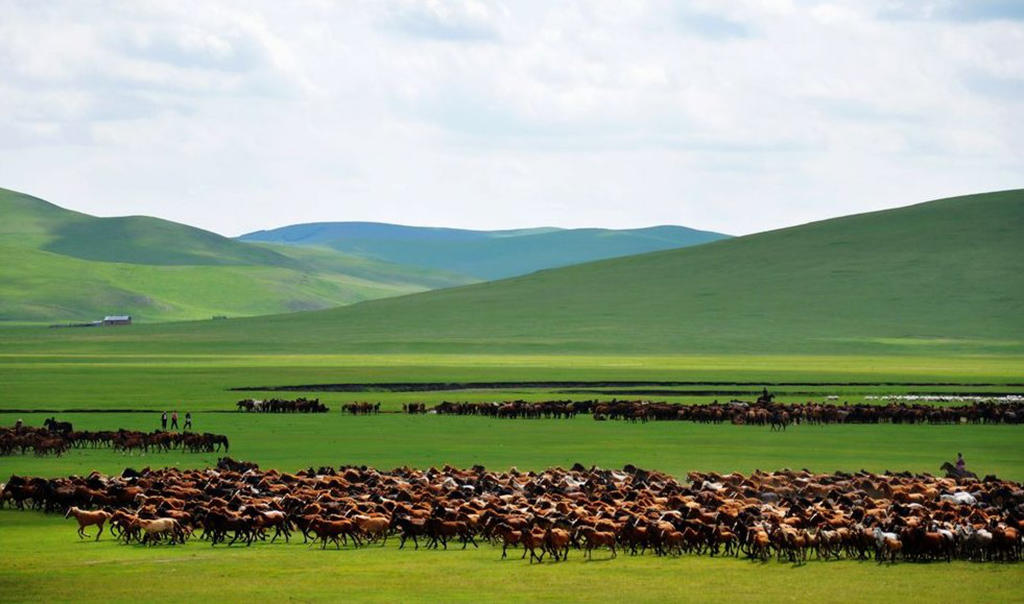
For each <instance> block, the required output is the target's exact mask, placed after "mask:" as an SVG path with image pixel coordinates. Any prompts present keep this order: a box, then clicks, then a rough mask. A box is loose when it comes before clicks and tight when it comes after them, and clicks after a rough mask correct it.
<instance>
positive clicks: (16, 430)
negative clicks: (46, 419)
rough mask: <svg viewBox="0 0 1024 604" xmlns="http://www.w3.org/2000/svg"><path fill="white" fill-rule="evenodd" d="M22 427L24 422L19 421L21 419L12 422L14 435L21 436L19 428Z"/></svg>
mask: <svg viewBox="0 0 1024 604" xmlns="http://www.w3.org/2000/svg"><path fill="white" fill-rule="evenodd" d="M24 425H25V422H23V421H21V418H20V417H19V418H18V421H16V422H14V433H15V434H21V427H22V426H24Z"/></svg>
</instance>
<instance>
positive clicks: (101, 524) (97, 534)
mask: <svg viewBox="0 0 1024 604" xmlns="http://www.w3.org/2000/svg"><path fill="white" fill-rule="evenodd" d="M99 526H100V531H99V532H98V533H96V540H97V541H99V540H100V535H102V534H103V523H102V522H101V523H100V524H99Z"/></svg>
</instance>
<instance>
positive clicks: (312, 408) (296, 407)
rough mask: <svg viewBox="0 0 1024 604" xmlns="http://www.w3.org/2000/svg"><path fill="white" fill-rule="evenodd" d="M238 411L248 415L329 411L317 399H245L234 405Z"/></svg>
mask: <svg viewBox="0 0 1024 604" xmlns="http://www.w3.org/2000/svg"><path fill="white" fill-rule="evenodd" d="M235 407H236V408H237V410H238V411H247V412H249V413H327V412H328V411H330V409H329V408H328V407H327V406H326V405H324V404H323V403H321V402H320V399H319V398H312V399H307V398H302V397H300V398H297V399H295V400H291V401H290V400H285V399H279V398H272V399H266V400H260V399H252V398H246V399H242V400H240V401H238V402H237V403H235Z"/></svg>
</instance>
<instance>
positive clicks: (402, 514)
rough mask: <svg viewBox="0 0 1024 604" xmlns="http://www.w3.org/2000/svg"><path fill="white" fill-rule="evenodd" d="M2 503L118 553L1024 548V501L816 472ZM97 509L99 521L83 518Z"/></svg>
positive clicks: (396, 484)
mask: <svg viewBox="0 0 1024 604" xmlns="http://www.w3.org/2000/svg"><path fill="white" fill-rule="evenodd" d="M0 502H2V503H4V504H10V505H12V506H14V507H17V508H21V509H24V508H26V507H27V508H35V509H40V510H44V511H47V512H58V513H62V514H64V515H65V516H66V517H71V516H74V517H75V518H76V519H77V521H78V524H79V532H78V534H79V537H81V538H85V537H86V534H85V532H84V529H85V528H86V527H88V526H94V525H95V526H98V527H99V531H98V532H97V535H96V539H99V536H100V532H102V530H103V526H104V525H105V524H109V525H110V528H111V532H112V533H113V534H114V535H115V537H117V538H118V539H120V540H122V541H124V542H125V543H130V542H138V543H143V544H158V543H165V544H181V543H185V542H186V541H187V540H188V539H189V538H191V537H193V536H195V535H197V534H198V539H203V540H208V541H209V542H210V544H211V545H213V546H216V545H219V544H226V545H228V546H230V545H233V544H236V543H244V544H246V545H251V544H252V543H253V542H256V541H261V540H269V541H270V542H274V541H275V540H276V539H278V538H283V539H284V540H285V541H288V540H289V539H290V538H291V537H292V535H293V532H298V533H301V534H302V535H303V542H304V543H309V546H310V547H312V546H314V545H316V544H319V546H320V548H321V549H326V548H327V547H328V546H329V545H334V546H335V547H336V548H337V549H340V548H341V546H342V545H343V544H344V545H346V546H348V544H349V543H351V544H352V545H353V546H354V547H360V546H365V545H368V544H380V545H381V546H383V545H385V544H386V543H387V540H388V538H389V537H394V538H396V539H398V540H399V542H400V545H399V549H402V548H404V547H405V546H406V544H407V542H409V541H411V542H412V545H413V547H414V548H415V549H419V546H420V542H421V541H423V544H424V546H425V547H427V548H443V549H447V548H448V545H449V543H453V542H454V543H461V544H462V547H463V549H464V548H466V547H467V546H469V545H473V546H474V547H477V546H478V545H479V544H480V543H482V542H489V543H492V544H493V545H494V546H495V547H501V548H502V558H505V557H506V556H507V555H508V552H509V550H512V551H514V552H518V550H520V549H521V550H522V554H521V556H520V558H521V559H522V558H526V556H529V557H530V562H531V563H532V562H534V561H543V559H544V557H545V556H548V557H549V558H550V559H551V560H565V559H567V558H568V557H569V556H570V553H571V552H572V551H573V550H581V551H582V552H583V555H584V556H587V557H593V555H594V552H595V550H597V551H600V552H607V555H608V556H610V557H615V556H617V555H618V553H619V552H625V553H628V554H634V555H644V554H646V553H648V552H650V553H651V554H653V555H657V556H679V555H682V554H703V555H709V556H739V555H743V556H746V557H748V558H750V559H753V560H760V561H767V560H770V559H772V558H775V559H777V560H780V561H785V562H789V563H798V564H799V563H803V562H805V561H806V560H807V559H808V558H809V557H810V556H814V557H816V558H818V559H822V560H826V559H836V558H853V559H862V560H867V559H875V560H878V561H879V562H889V563H892V562H896V561H934V560H943V561H950V560H953V559H965V560H973V561H978V562H988V561H1004V562H1015V561H1019V560H1020V559H1021V554H1022V547H1024V542H1022V540H1021V532H1022V531H1024V488H1022V485H1021V484H1020V483H1016V482H1011V481H1006V480H999V479H997V478H995V477H992V476H988V477H986V478H985V479H984V480H981V481H979V480H973V479H954V478H938V477H935V476H932V475H928V474H919V475H912V474H910V473H896V474H893V473H885V474H881V475H879V474H872V473H868V472H865V471H860V472H856V473H842V472H837V473H834V474H815V473H811V472H808V471H789V470H784V471H779V472H767V473H766V472H761V471H755V472H754V473H752V474H750V475H743V474H739V473H732V474H726V475H720V474H716V473H698V472H692V473H690V474H689V475H688V476H687V478H686V480H685V481H680V480H677V479H676V478H673V477H672V476H669V475H667V474H664V473H661V472H655V471H646V470H641V469H638V468H635V467H632V466H626V467H625V468H624V469H623V470H607V469H600V468H596V467H593V468H589V469H587V468H584V467H583V466H581V465H579V464H577V465H575V466H573V467H572V468H571V469H569V470H565V469H562V468H550V469H547V470H544V471H540V472H532V471H531V472H520V471H517V470H516V469H512V470H510V471H508V472H494V471H487V470H486V469H484V468H483V467H480V466H475V467H473V468H470V469H459V468H453V467H449V466H445V467H443V468H440V469H438V468H430V469H427V470H419V469H411V468H407V467H403V468H397V469H394V470H391V471H379V470H376V469H373V468H369V467H365V466H364V467H343V468H340V469H337V470H336V469H334V468H330V467H321V468H319V469H313V468H309V469H307V470H302V471H299V472H295V473H285V472H280V471H277V470H266V471H263V470H260V469H259V468H258V466H256V465H255V464H245V463H238V462H233V461H231V460H229V459H226V458H225V459H222V460H221V462H220V463H218V465H217V467H215V468H207V469H201V470H179V469H176V468H164V469H156V470H150V469H146V470H143V471H141V472H136V471H133V470H130V469H128V470H125V471H124V472H123V473H122V474H121V475H119V476H105V475H102V474H100V473H98V472H93V473H91V474H89V475H88V476H85V477H78V476H71V477H68V478H58V479H49V480H47V479H42V478H27V477H21V476H12V477H11V478H10V479H9V480H8V482H7V484H6V485H4V487H3V490H2V499H0ZM90 508H92V509H90Z"/></svg>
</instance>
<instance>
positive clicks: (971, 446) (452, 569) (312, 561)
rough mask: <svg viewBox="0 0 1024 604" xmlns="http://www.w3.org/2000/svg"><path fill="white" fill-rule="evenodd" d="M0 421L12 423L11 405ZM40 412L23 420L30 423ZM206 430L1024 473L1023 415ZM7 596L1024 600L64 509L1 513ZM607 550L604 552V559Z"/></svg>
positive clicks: (354, 421) (431, 446) (342, 420)
mask: <svg viewBox="0 0 1024 604" xmlns="http://www.w3.org/2000/svg"><path fill="white" fill-rule="evenodd" d="M0 417H4V418H11V417H13V416H11V415H9V414H4V415H0ZM42 417H43V415H42V414H33V415H27V416H24V419H25V420H26V421H28V422H29V423H38V422H39V421H41V419H42ZM62 418H63V419H66V420H70V421H73V422H74V423H75V425H76V426H78V427H80V428H86V429H99V428H104V427H112V426H123V427H127V428H135V429H150V428H152V427H154V426H155V424H156V420H157V417H156V414H117V413H111V414H64V415H62ZM195 421H196V424H197V428H198V429H201V430H209V431H212V432H221V433H227V434H229V435H231V442H232V450H231V454H232V455H234V456H235V457H236V458H244V459H253V460H257V461H259V462H261V463H262V464H263V466H264V467H277V468H282V469H286V470H296V469H299V468H302V467H305V466H307V465H310V464H312V465H320V464H331V465H341V464H368V465H374V466H377V467H381V468H390V467H397V466H401V465H412V466H417V467H427V466H431V465H435V466H440V465H442V464H445V463H449V464H452V465H458V466H468V465H472V464H475V463H481V464H483V465H485V466H487V467H490V468H495V469H506V468H508V467H511V466H516V467H518V468H519V469H521V470H527V469H540V468H544V467H549V466H556V465H559V466H562V467H568V466H569V465H571V464H572V463H574V462H577V461H579V462H581V463H586V464H597V465H601V466H604V467H621V466H622V465H624V464H625V463H634V464H636V465H639V466H640V467H650V468H659V469H662V470H665V471H668V472H671V473H673V474H675V475H682V474H684V473H685V472H686V471H687V470H690V469H694V468H701V469H709V470H719V471H723V472H724V471H731V470H739V471H744V472H749V471H752V470H753V469H755V468H761V469H766V468H781V467H795V468H799V467H804V466H809V467H811V468H812V469H814V470H822V471H831V470H834V469H860V468H865V469H868V470H874V471H883V470H885V469H893V468H901V469H904V468H908V469H913V470H917V471H927V470H934V466H936V465H937V463H936V460H939V459H945V458H947V457H950V456H951V455H952V453H951V452H952V451H956V450H962V451H963V452H964V455H965V456H966V457H967V458H968V459H969V460H970V463H971V465H972V467H974V468H975V469H979V470H980V469H982V468H984V470H985V471H993V472H996V473H998V474H1000V475H1002V476H1005V477H1014V478H1017V479H1021V478H1024V439H1022V438H1021V429H1020V427H1019V426H939V427H933V426H912V427H908V426H823V427H810V426H799V427H793V428H791V429H790V430H788V431H787V432H786V433H785V434H779V433H772V432H770V431H768V430H767V429H765V428H754V427H743V426H731V425H722V426H700V425H694V424H686V423H675V422H672V423H668V422H666V423H659V424H648V425H631V424H625V423H620V422H595V421H593V420H592V419H590V418H589V417H581V418H577V419H575V420H568V421H504V422H500V421H498V420H488V419H484V418H476V417H442V416H426V417H410V416H402V415H388V414H382V415H380V416H369V417H351V416H346V415H343V414H341V413H330V414H328V415H326V416H308V415H302V416H299V415H284V416H280V415H278V416H271V415H260V416H257V415H247V414H233V413H197V414H196V416H195ZM215 458H216V454H214V455H192V454H183V453H169V454H156V455H138V454H136V455H122V454H118V453H113V452H111V451H109V450H89V449H86V450H76V451H72V452H71V453H69V454H68V455H66V456H64V457H62V458H45V459H36V458H32V457H14V458H3V459H0V467H2V468H3V473H4V474H5V475H6V474H8V473H19V474H22V473H28V474H35V475H46V476H57V475H67V474H70V473H76V474H84V473H86V472H89V471H91V470H94V469H96V470H100V471H104V472H115V471H120V470H121V469H122V468H124V467H126V466H130V467H134V468H137V469H138V468H141V467H143V466H147V465H150V466H164V465H174V466H178V467H183V468H185V467H204V466H207V465H209V464H212V463H214V462H215ZM0 540H2V542H3V548H4V564H3V565H0V591H2V593H4V601H12V602H13V601H26V602H27V601H63V600H75V601H99V600H103V601H106V602H121V601H130V600H136V599H137V598H138V597H139V596H138V589H139V588H140V587H139V586H142V585H144V586H145V590H146V594H147V595H146V599H147V601H155V602H161V601H171V600H173V601H182V600H183V599H184V600H186V601H207V600H211V601H223V600H224V599H228V600H235V599H241V598H245V597H254V598H261V599H264V600H266V599H282V600H283V599H295V598H297V599H301V600H306V601H322V600H330V601H340V600H356V601H359V600H387V601H410V600H412V601H423V600H430V601H439V600H441V601H450V600H460V601H465V600H475V601H479V600H481V599H485V600H488V601H532V600H562V601H578V600H584V601H611V600H615V601H621V600H622V599H623V598H625V597H628V598H629V599H630V600H637V601H665V600H670V601H693V602H706V601H736V600H737V599H740V600H742V601H751V602H778V601H788V600H793V599H801V600H804V599H807V598H814V599H816V600H820V601H843V602H872V603H877V602H905V601H918V600H919V599H924V598H927V601H930V602H1013V601H1019V590H1020V586H1021V585H1022V582H1024V569H1022V568H1021V566H1020V565H1019V564H1018V565H998V564H984V565H982V564H968V563H962V562H957V563H953V564H949V565H947V564H924V565H920V564H897V565H895V566H892V567H889V566H879V565H877V564H875V563H874V562H856V561H843V562H819V561H814V560H812V561H811V562H809V563H808V564H806V565H804V566H799V567H796V566H791V565H787V564H777V563H775V562H771V563H768V564H760V563H752V562H748V561H746V560H738V559H724V560H723V559H708V558H703V557H694V556H684V557H682V558H676V559H658V558H655V557H653V556H644V557H642V558H640V557H635V558H634V557H630V556H626V555H621V556H620V557H619V558H618V559H616V560H613V561H604V560H603V559H602V555H601V554H598V555H597V557H596V559H595V561H594V562H585V561H583V559H582V557H581V555H580V554H579V553H573V555H572V558H571V559H570V560H569V561H568V562H566V563H560V564H549V563H546V564H543V565H533V566H530V565H528V564H527V563H525V562H522V561H519V560H518V559H515V558H513V559H512V560H509V561H501V560H500V552H499V550H498V549H496V548H493V547H490V546H488V545H483V546H482V547H481V549H480V550H474V549H472V548H471V549H469V550H467V551H465V552H463V551H458V550H454V551H447V552H445V551H441V552H426V551H422V550H421V551H399V550H398V549H397V547H396V546H397V544H395V543H394V542H391V543H389V544H388V546H387V547H386V548H383V549H381V548H378V547H368V548H365V549H361V550H351V549H346V550H344V551H340V552H337V551H331V550H328V551H326V552H324V551H320V550H319V549H317V548H314V549H309V548H307V547H306V546H304V545H302V544H301V543H300V542H293V543H291V544H281V543H279V544H257V545H255V546H253V547H252V548H244V547H237V546H236V547H233V548H230V549H228V548H225V547H218V548H216V549H214V548H211V547H210V546H209V545H208V544H206V543H203V542H190V543H189V544H187V545H186V546H184V547H175V548H169V547H158V548H152V549H145V548H141V547H138V546H121V545H117V544H115V543H114V542H112V541H110V540H109V539H104V540H103V541H100V542H98V543H93V542H91V541H86V542H79V539H78V538H77V537H76V536H75V534H74V525H73V524H72V522H71V521H69V520H63V519H60V518H59V517H58V516H49V517H47V516H43V515H42V514H39V513H35V512H15V511H9V510H8V511H0ZM605 556H607V555H605Z"/></svg>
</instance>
